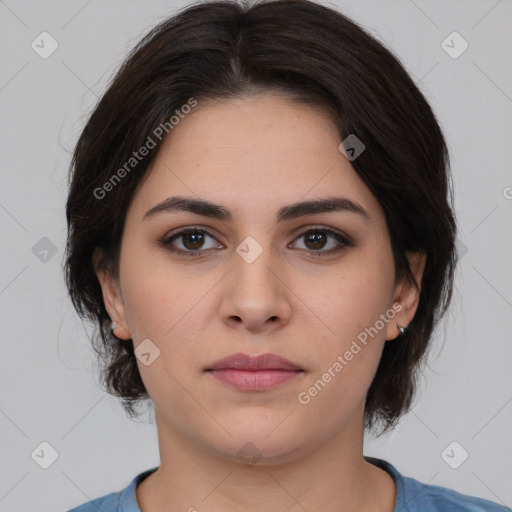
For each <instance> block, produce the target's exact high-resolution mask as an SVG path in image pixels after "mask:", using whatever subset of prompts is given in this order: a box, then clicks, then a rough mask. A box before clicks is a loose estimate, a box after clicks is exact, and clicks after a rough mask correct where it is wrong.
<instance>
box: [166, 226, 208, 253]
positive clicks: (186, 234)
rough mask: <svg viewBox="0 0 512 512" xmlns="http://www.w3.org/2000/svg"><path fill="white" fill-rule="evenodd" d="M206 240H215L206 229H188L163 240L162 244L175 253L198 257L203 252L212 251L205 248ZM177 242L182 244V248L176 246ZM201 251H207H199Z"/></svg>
mask: <svg viewBox="0 0 512 512" xmlns="http://www.w3.org/2000/svg"><path fill="white" fill-rule="evenodd" d="M206 238H211V239H213V240H215V238H214V236H213V235H212V234H211V233H209V232H208V231H206V230H204V229H197V228H192V229H190V228H187V229H184V230H182V231H179V232H178V233H175V234H173V235H171V236H169V237H165V238H163V239H162V240H161V241H160V243H161V244H162V245H164V246H165V247H167V248H168V249H170V250H171V251H173V252H176V253H179V254H187V255H190V256H197V255H199V254H200V253H201V252H206V251H207V250H208V249H212V247H206V248H205V247H204V242H205V240H206ZM175 240H178V241H179V242H180V244H181V248H180V247H176V246H175V245H174V241H175ZM199 249H205V250H204V251H199Z"/></svg>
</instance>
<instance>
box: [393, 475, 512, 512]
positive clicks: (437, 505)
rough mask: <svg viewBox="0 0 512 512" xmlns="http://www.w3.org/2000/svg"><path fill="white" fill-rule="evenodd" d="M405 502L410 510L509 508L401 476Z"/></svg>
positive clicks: (498, 511) (490, 511) (495, 511)
mask: <svg viewBox="0 0 512 512" xmlns="http://www.w3.org/2000/svg"><path fill="white" fill-rule="evenodd" d="M402 478H403V480H404V488H405V493H404V494H405V503H406V506H407V507H409V508H405V509H404V510H410V511H411V512H416V511H418V512H419V511H421V512H510V510H511V509H509V508H507V507H504V506H503V505H499V504H498V503H494V502H492V501H489V500H486V499H483V498H478V497H476V496H469V495H467V494H462V493H460V492H457V491H454V490H452V489H448V488H446V487H441V486H439V485H428V484H424V483H421V482H418V481H417V480H415V479H414V478H409V477H402Z"/></svg>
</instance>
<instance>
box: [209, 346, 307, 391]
mask: <svg viewBox="0 0 512 512" xmlns="http://www.w3.org/2000/svg"><path fill="white" fill-rule="evenodd" d="M206 371H208V372H210V373H211V374H212V375H213V376H214V377H216V378H217V379H219V380H221V381H222V382H224V383H226V384H228V385H231V386H233V387H236V388H238V389H240V390H244V391H263V390H266V389H271V388H274V387H276V386H278V385H279V384H282V383H284V382H287V381H289V380H291V379H293V378H294V377H296V376H297V375H299V374H301V373H304V370H302V369H301V368H300V367H299V366H297V365H296V364H294V363H292V362H291V361H289V360H288V359H285V358H284V357H281V356H278V355H276V354H262V355H259V356H249V355H247V354H242V353H237V354H232V355H231V356H228V357H225V358H224V359H221V360H219V361H217V362H216V363H214V364H213V365H212V366H211V367H209V368H207V370H206Z"/></svg>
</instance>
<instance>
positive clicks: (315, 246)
mask: <svg viewBox="0 0 512 512" xmlns="http://www.w3.org/2000/svg"><path fill="white" fill-rule="evenodd" d="M208 238H210V239H212V240H216V239H215V237H214V236H213V235H212V234H211V233H210V232H208V231H206V230H204V229H198V228H186V229H183V230H181V231H178V232H177V233H173V234H171V235H170V236H166V237H164V238H162V239H161V240H160V241H159V243H160V245H162V246H164V247H166V248H167V249H169V250H170V251H172V252H175V253H177V254H185V255H187V256H200V255H201V254H204V253H207V252H210V251H211V250H213V249H215V248H222V247H223V245H222V244H220V245H221V247H219V243H217V245H216V244H213V245H210V247H205V241H206V240H207V239H208ZM301 238H303V239H304V242H303V243H304V246H305V248H304V249H303V250H305V251H308V252H310V253H312V254H314V255H315V256H324V255H329V254H333V253H337V252H340V251H342V250H343V249H345V248H346V247H352V246H354V244H353V242H352V241H351V240H350V239H349V238H348V237H347V236H345V235H342V234H341V233H338V232H336V231H334V230H332V229H330V228H324V227H322V226H316V227H314V228H310V229H308V230H305V231H303V232H302V233H300V234H299V235H298V237H297V238H296V240H300V239H301ZM329 245H330V247H329V248H327V249H326V248H325V247H326V246H329ZM180 246H181V247H180Z"/></svg>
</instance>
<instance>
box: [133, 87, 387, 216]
mask: <svg viewBox="0 0 512 512" xmlns="http://www.w3.org/2000/svg"><path fill="white" fill-rule="evenodd" d="M340 142H341V136H340V134H339V132H338V128H337V127H336V126H335V122H334V120H333V119H332V118H331V117H330V116H329V115H327V113H326V112H325V111H324V110H323V109H319V108H318V107H315V106H311V105H305V104H302V103H298V102H295V101H293V100H291V99H287V98H285V97H283V96H282V95H277V94H273V93H266V94H259V95H257V96H253V97H247V98H237V99H233V100H229V101H228V100H222V101H209V102H207V103H203V104H201V102H199V103H198V106H197V107H195V108H194V109H193V110H192V111H191V112H190V113H189V114H187V115H185V116H184V117H183V118H182V119H180V121H179V123H178V124H177V125H176V126H174V128H173V129H172V131H171V132H170V133H169V135H168V136H167V137H166V139H165V140H164V142H163V143H162V146H161V147H160V150H159V153H158V155H157V157H156V158H155V160H154V162H153V165H152V168H151V170H150V174H149V177H148V179H147V180H146V181H145V182H144V184H143V186H142V188H141V190H140V191H139V193H138V194H137V196H136V198H135V199H134V203H136V204H135V205H134V207H135V208H136V209H137V210H138V212H139V214H140V213H142V210H144V212H145V211H147V209H149V208H150V207H152V206H154V204H155V203H156V202H159V201H162V200H163V199H165V198H166V197H168V196H170V195H186V196H193V195H196V196H198V197H202V198H208V199H211V200H212V201H215V202H217V203H220V204H231V205H232V206H233V209H234V210H238V211H243V210H244V208H246V209H248V210H250V209H251V208H257V210H258V212H259V213H261V210H262V205H265V207H266V208H265V210H268V211H269V212H271V213H274V212H275V211H277V210H278V209H279V207H280V206H282V204H284V203H290V202H293V201H298V200H300V199H302V200H307V199H312V198H317V197H325V196H328V195H329V196H333V195H343V196H346V197H349V198H350V199H352V200H354V201H357V202H359V203H361V204H363V205H364V207H365V209H367V210H369V211H373V213H374V215H377V216H378V214H379V211H378V209H379V205H378V203H377V201H376V199H375V197H374V196H373V195H372V194H371V192H370V191H369V189H368V188H367V187H366V185H365V184H364V182H363V181H362V180H361V179H360V178H359V176H358V175H357V173H356V172H355V171H354V169H353V167H352V165H351V164H350V161H349V160H348V159H347V158H346V157H345V156H344V155H343V154H342V153H341V152H340V151H339V149H338V146H339V144H340ZM142 214H143V213H142Z"/></svg>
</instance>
